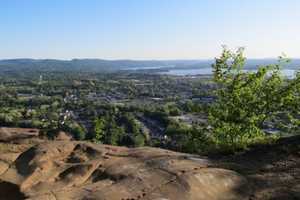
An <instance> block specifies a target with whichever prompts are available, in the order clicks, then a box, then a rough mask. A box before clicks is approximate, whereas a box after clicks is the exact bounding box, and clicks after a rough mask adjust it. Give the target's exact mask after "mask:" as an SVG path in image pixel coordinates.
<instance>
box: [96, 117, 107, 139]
mask: <svg viewBox="0 0 300 200" xmlns="http://www.w3.org/2000/svg"><path fill="white" fill-rule="evenodd" d="M105 126H106V121H105V119H103V118H97V119H95V121H94V132H95V138H94V140H95V141H96V142H102V141H103V138H104V134H105Z"/></svg>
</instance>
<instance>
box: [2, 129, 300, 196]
mask: <svg viewBox="0 0 300 200" xmlns="http://www.w3.org/2000/svg"><path fill="white" fill-rule="evenodd" d="M7 132H9V129H6V130H5V137H6V138H7V137H8V135H7ZM13 132H14V135H15V134H16V130H15V129H14V131H13ZM17 132H18V134H19V135H20V137H21V138H22V140H20V139H18V138H16V137H15V136H14V137H12V138H13V139H12V140H11V141H9V142H8V141H5V142H2V143H0V200H2V199H3V200H4V199H5V200H12V199H36V200H43V199H50V200H52V199H53V200H60V199H62V200H64V199H67V200H68V199H74V200H76V199H80V200H81V199H89V200H91V199H100V200H102V199H107V200H114V199H116V200H117V199H118V200H138V199H145V200H173V199H174V200H177V199H178V200H182V199H191V200H198V199H199V200H201V199H203V200H206V199H211V200H214V199H215V200H217V199H220V200H223V199H224V200H227V199H253V200H258V199H259V200H265V199H266V200H270V199H278V200H279V199H300V185H299V184H300V137H291V138H286V139H282V140H280V141H279V142H278V143H276V144H273V145H262V146H256V147H253V148H252V149H251V150H249V151H247V152H245V153H242V154H239V155H234V156H222V157H218V158H216V157H214V158H206V157H201V156H195V155H189V154H181V153H176V152H172V151H167V150H163V149H157V148H148V147H145V148H135V149H130V148H124V147H113V146H108V145H99V144H93V143H88V142H76V141H69V140H63V139H62V140H60V141H48V140H43V139H38V138H37V137H36V136H35V137H33V136H32V134H29V135H26V134H28V130H22V129H18V131H17ZM62 138H66V139H68V137H62ZM0 140H1V129H0ZM22 141H24V142H22Z"/></svg>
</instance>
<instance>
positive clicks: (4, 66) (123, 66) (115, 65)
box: [0, 58, 300, 72]
mask: <svg viewBox="0 0 300 200" xmlns="http://www.w3.org/2000/svg"><path fill="white" fill-rule="evenodd" d="M213 62H214V60H212V59H211V60H104V59H72V60H57V59H29V58H22V59H6V60H0V72H5V71H20V70H27V71H28V70H29V71H31V70H35V71H36V70H37V71H85V72H114V71H119V70H130V69H145V68H152V67H153V68H154V67H155V68H168V69H170V68H172V69H173V68H174V69H181V68H185V69H186V68H189V69H195V68H199V67H203V68H205V67H210V66H211V64H212V63H213ZM276 62H277V60H276V59H249V60H247V62H246V68H248V69H254V68H256V67H257V66H258V65H266V64H273V63H276ZM288 68H291V69H300V59H293V60H292V61H291V63H289V64H288Z"/></svg>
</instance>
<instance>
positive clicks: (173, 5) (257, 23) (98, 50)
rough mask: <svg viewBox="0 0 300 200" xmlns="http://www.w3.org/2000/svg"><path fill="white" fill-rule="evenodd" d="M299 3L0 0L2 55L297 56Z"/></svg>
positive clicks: (259, 0)
mask: <svg viewBox="0 0 300 200" xmlns="http://www.w3.org/2000/svg"><path fill="white" fill-rule="evenodd" d="M299 10H300V1H297V0H286V1H283V0H278V1H272V0H254V1H239V0H229V1H225V0H224V1H218V0H203V1H198V0H187V1H181V0H172V1H168V0H152V1H147V0H128V1H120V0H110V1H107V0H103V1H97V0H85V1H84V0H78V1H76V2H75V1H72V0H52V1H38V0H27V1H18V0H3V1H1V2H0V23H1V27H0V29H1V37H0V44H1V47H2V48H0V59H1V60H3V59H16V58H33V59H58V60H71V59H85V58H91V59H105V60H208V59H213V58H214V57H216V56H218V55H219V54H220V53H221V45H223V44H226V45H227V46H228V47H230V48H231V49H234V48H237V47H241V46H243V47H246V51H245V55H246V56H247V57H248V58H251V59H275V58H277V56H279V55H281V53H282V52H284V53H286V54H287V55H288V57H291V58H295V59H297V58H300V37H299V35H300V27H299V26H297V24H298V23H299V22H298V20H299V19H300V12H299Z"/></svg>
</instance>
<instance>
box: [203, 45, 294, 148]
mask: <svg viewBox="0 0 300 200" xmlns="http://www.w3.org/2000/svg"><path fill="white" fill-rule="evenodd" d="M243 52H244V49H243V48H240V49H238V50H237V51H236V52H232V51H230V50H228V49H227V48H224V50H223V53H222V55H221V56H220V57H219V58H216V60H215V64H213V66H212V67H213V69H214V81H215V83H216V84H217V87H218V89H217V92H216V96H217V100H216V102H215V103H214V104H213V106H212V107H211V109H210V111H209V122H210V125H211V126H212V130H213V137H214V139H215V141H216V143H217V145H218V146H222V145H225V146H227V147H230V148H233V149H234V148H240V147H242V148H243V147H245V146H246V145H247V144H249V143H251V142H253V141H254V140H255V139H258V138H261V137H263V136H264V135H265V133H264V131H263V129H264V126H265V123H266V122H268V121H271V120H273V119H276V118H278V117H280V115H283V114H285V115H287V116H289V117H288V118H287V120H284V121H283V123H285V124H290V125H291V124H294V125H295V124H297V123H299V121H298V120H297V118H295V116H297V114H299V87H300V76H299V74H298V75H297V77H296V78H295V79H293V80H286V79H285V78H284V77H283V76H282V74H281V71H280V69H281V66H282V65H283V64H285V63H286V62H288V60H287V59H284V58H282V57H281V58H280V59H279V62H278V64H274V65H267V66H260V67H259V68H258V70H257V71H256V72H247V71H245V70H244V66H245V60H246V58H245V57H244V54H243ZM297 109H298V110H297Z"/></svg>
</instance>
